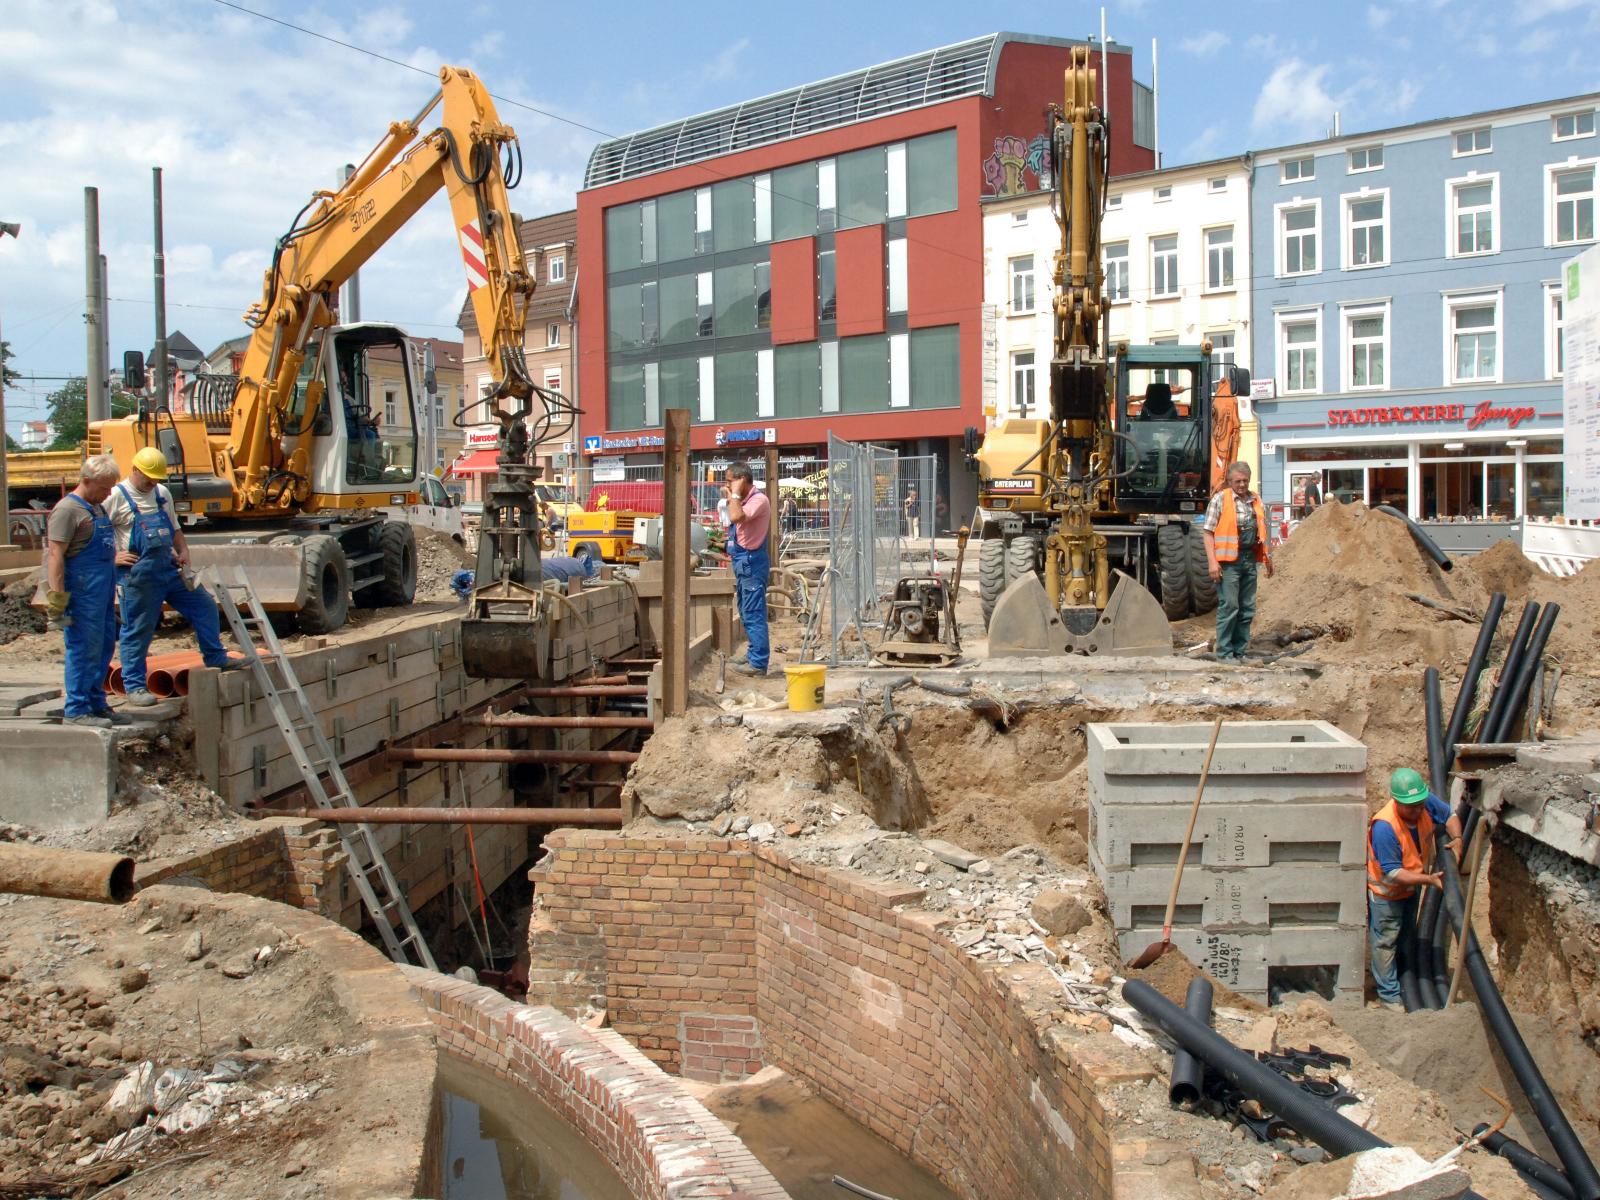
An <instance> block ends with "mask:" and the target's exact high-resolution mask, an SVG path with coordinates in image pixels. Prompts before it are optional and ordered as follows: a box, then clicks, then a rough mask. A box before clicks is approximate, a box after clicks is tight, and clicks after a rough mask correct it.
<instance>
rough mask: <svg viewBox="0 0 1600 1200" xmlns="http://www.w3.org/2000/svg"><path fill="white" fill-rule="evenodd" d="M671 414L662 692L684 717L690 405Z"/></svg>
mask: <svg viewBox="0 0 1600 1200" xmlns="http://www.w3.org/2000/svg"><path fill="white" fill-rule="evenodd" d="M665 416H666V426H665V433H666V449H665V452H664V459H665V463H666V488H665V495H664V496H663V502H662V514H661V543H662V545H661V581H662V613H661V633H662V637H661V644H662V655H661V661H662V665H663V667H664V668H665V670H664V672H663V679H662V688H661V696H662V705H663V708H664V710H665V713H666V715H667V716H669V717H681V716H682V715H683V714H684V713H685V712H687V711H688V709H689V546H688V539H689V410H688V409H686V408H669V409H667V411H666V413H665Z"/></svg>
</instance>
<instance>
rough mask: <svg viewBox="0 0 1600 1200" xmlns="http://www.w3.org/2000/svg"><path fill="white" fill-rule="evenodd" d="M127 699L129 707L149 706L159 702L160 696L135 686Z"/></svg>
mask: <svg viewBox="0 0 1600 1200" xmlns="http://www.w3.org/2000/svg"><path fill="white" fill-rule="evenodd" d="M126 699H127V703H128V707H129V708H149V707H150V706H151V705H152V704H155V703H156V702H157V700H158V699H159V697H156V696H152V695H151V694H150V693H149V692H148V691H147V690H145V689H144V688H135V689H134V690H133V691H131V692H129V693H128V695H127V697H126Z"/></svg>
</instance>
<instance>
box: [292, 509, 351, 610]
mask: <svg viewBox="0 0 1600 1200" xmlns="http://www.w3.org/2000/svg"><path fill="white" fill-rule="evenodd" d="M300 547H301V567H300V569H301V571H302V572H304V574H305V583H306V601H305V603H304V604H303V605H302V606H301V607H300V611H299V613H298V614H297V616H296V624H297V625H299V627H300V632H301V633H332V632H333V631H334V630H335V629H337V628H339V626H341V625H343V624H344V619H345V617H346V616H347V615H348V614H349V611H350V564H349V563H348V562H346V561H345V557H344V547H343V546H341V545H340V544H339V539H338V538H336V537H330V536H329V535H327V534H325V533H318V534H313V535H312V536H311V537H308V538H306V539H305V540H304V541H303V542H301V543H300Z"/></svg>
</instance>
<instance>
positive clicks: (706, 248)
mask: <svg viewBox="0 0 1600 1200" xmlns="http://www.w3.org/2000/svg"><path fill="white" fill-rule="evenodd" d="M694 252H695V253H696V254H709V253H710V252H711V189H710V188H708V187H703V188H695V190H694Z"/></svg>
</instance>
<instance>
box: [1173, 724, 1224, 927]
mask: <svg viewBox="0 0 1600 1200" xmlns="http://www.w3.org/2000/svg"><path fill="white" fill-rule="evenodd" d="M1221 736H1222V718H1221V717H1218V718H1217V719H1216V720H1215V721H1214V722H1213V723H1212V725H1211V744H1210V745H1209V746H1207V747H1206V761H1205V763H1204V764H1203V765H1202V766H1201V767H1200V783H1199V786H1198V787H1196V788H1195V789H1194V804H1193V805H1191V806H1190V808H1189V828H1187V829H1185V830H1184V831H1183V848H1182V849H1181V850H1179V851H1178V865H1177V866H1176V867H1174V868H1173V871H1172V895H1170V896H1168V897H1167V917H1166V920H1165V921H1163V922H1162V925H1161V940H1162V941H1163V942H1170V941H1171V940H1172V915H1173V913H1175V912H1177V911H1178V885H1179V884H1180V883H1182V882H1183V864H1184V863H1186V862H1188V861H1189V839H1190V838H1192V837H1194V823H1195V820H1196V819H1197V818H1198V817H1199V816H1200V797H1202V796H1204V795H1205V794H1206V779H1207V777H1208V776H1210V774H1211V756H1212V755H1213V754H1215V753H1216V752H1217V739H1218V738H1219V737H1221Z"/></svg>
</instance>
